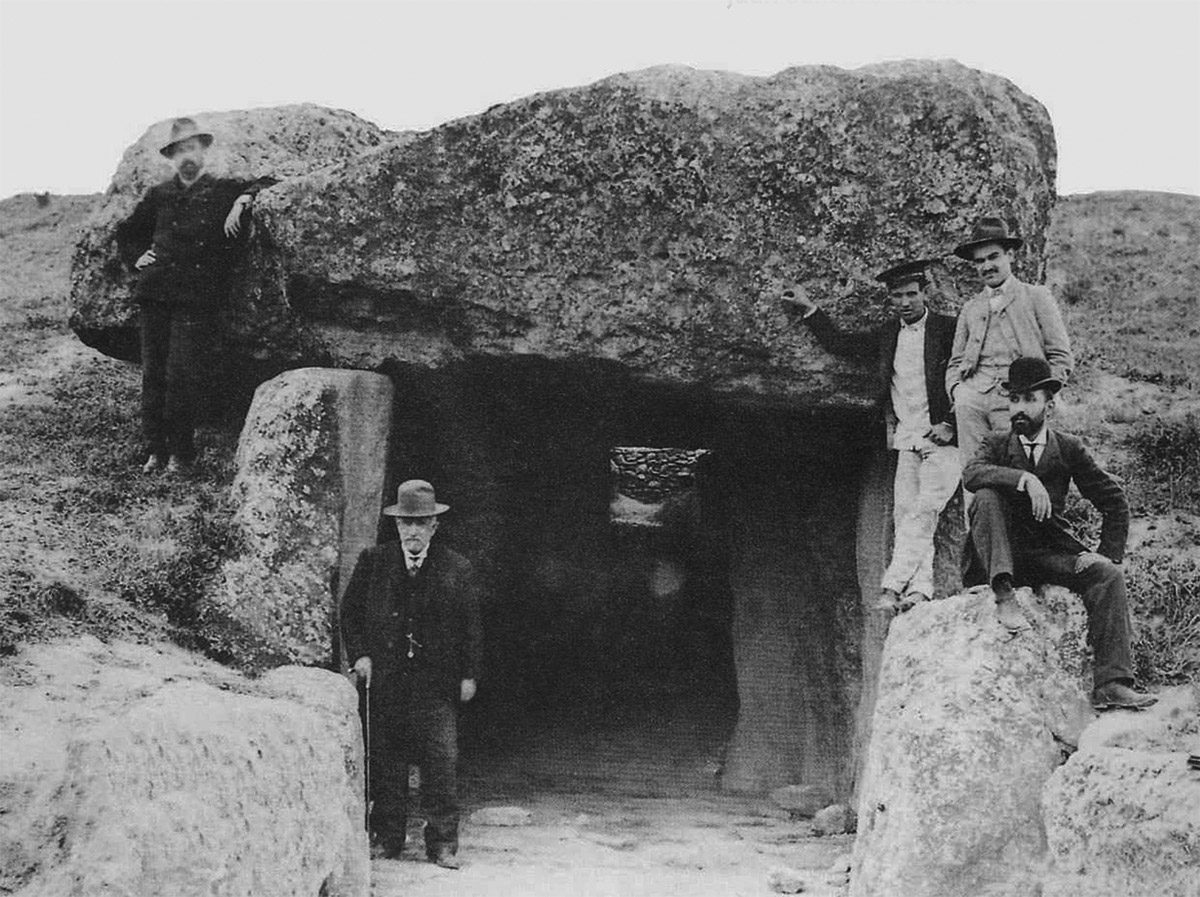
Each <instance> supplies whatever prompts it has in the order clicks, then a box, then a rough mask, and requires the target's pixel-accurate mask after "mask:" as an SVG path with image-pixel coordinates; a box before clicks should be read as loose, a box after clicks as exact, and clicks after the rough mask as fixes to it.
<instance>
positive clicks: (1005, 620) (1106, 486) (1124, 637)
mask: <svg viewBox="0 0 1200 897" xmlns="http://www.w3.org/2000/svg"><path fill="white" fill-rule="evenodd" d="M1062 385H1063V384H1062V380H1061V379H1059V378H1058V377H1057V376H1055V374H1054V372H1053V370H1052V369H1051V367H1050V365H1049V363H1048V362H1047V361H1046V360H1045V359H1044V358H1037V357H1022V358H1018V359H1016V360H1015V361H1013V363H1012V364H1011V365H1009V368H1008V375H1007V379H1006V380H1004V381H1003V382H1002V383H1001V384H1000V389H1001V390H1003V392H1004V395H1005V396H1006V397H1007V402H1008V408H1009V418H1010V423H1011V424H1012V431H1011V432H1009V433H993V434H991V435H989V436H987V437H985V438H984V440H983V443H982V445H981V446H980V449H979V452H978V453H977V454H976V455H975V456H974V457H973V458H971V459H970V460H969V461H968V462H967V465H966V467H965V468H964V469H963V484H964V485H965V486H966V488H967V489H969V490H971V491H972V492H974V493H975V501H974V502H973V503H972V505H971V511H970V516H971V538H972V539H973V540H974V542H975V548H976V550H977V551H978V553H979V557H980V559H981V560H982V561H983V564H984V566H985V567H986V568H987V574H988V581H989V582H990V583H991V586H992V591H993V592H994V593H995V597H996V609H997V616H998V617H999V620H1000V622H1001V623H1002V624H1003V625H1004V626H1006V627H1007V628H1008V629H1009V630H1011V631H1013V632H1019V631H1021V630H1022V629H1025V628H1027V627H1028V623H1027V622H1026V620H1025V617H1024V614H1023V613H1022V611H1021V606H1020V604H1018V602H1017V598H1016V594H1015V592H1014V586H1015V585H1017V584H1028V585H1041V584H1043V583H1057V584H1059V585H1064V586H1066V587H1067V588H1069V589H1071V590H1072V591H1073V592H1075V593H1077V594H1079V595H1080V596H1082V598H1083V604H1084V607H1085V608H1086V609H1087V616H1088V641H1089V642H1090V643H1091V645H1092V650H1093V652H1094V655H1095V665H1094V670H1093V674H1094V675H1093V678H1094V683H1093V684H1094V690H1093V692H1092V703H1093V705H1094V706H1095V707H1096V708H1097V709H1100V710H1105V709H1109V708H1114V707H1115V708H1127V709H1140V708H1142V707H1148V706H1149V705H1151V704H1153V703H1154V702H1155V700H1156V699H1155V698H1154V697H1152V696H1151V695H1146V694H1142V693H1141V692H1138V691H1135V690H1134V689H1133V688H1132V685H1133V661H1132V657H1131V651H1130V637H1131V636H1130V621H1129V607H1128V603H1127V600H1126V596H1125V576H1124V574H1123V573H1122V572H1121V567H1120V564H1121V561H1122V559H1123V558H1124V555H1125V539H1126V536H1127V535H1128V533H1129V505H1128V503H1127V502H1126V500H1125V493H1124V491H1123V490H1122V489H1121V487H1120V485H1119V484H1118V483H1117V482H1116V481H1115V480H1114V479H1113V478H1112V477H1110V476H1109V475H1108V474H1107V473H1105V472H1104V471H1103V470H1101V469H1100V467H1099V466H1098V465H1097V464H1096V462H1095V461H1094V460H1093V459H1092V456H1091V454H1090V453H1089V452H1088V450H1087V449H1086V448H1084V445H1083V443H1082V442H1081V441H1080V440H1079V438H1078V437H1076V436H1072V435H1070V434H1069V433H1062V432H1059V431H1058V430H1054V429H1051V428H1050V427H1049V426H1048V425H1047V422H1046V413H1047V411H1048V409H1049V408H1051V407H1052V406H1053V404H1054V396H1055V395H1056V394H1057V393H1058V391H1059V389H1061V388H1062ZM1072 481H1074V483H1075V486H1076V488H1077V489H1078V490H1079V492H1080V494H1081V495H1083V497H1084V498H1086V499H1087V500H1088V501H1090V502H1091V503H1092V504H1093V505H1095V507H1096V509H1097V510H1098V511H1099V512H1100V515H1101V517H1102V518H1103V523H1102V525H1101V529H1100V544H1099V547H1098V548H1097V550H1096V551H1091V550H1089V549H1088V548H1086V547H1085V546H1084V545H1083V543H1082V542H1080V541H1079V539H1078V538H1077V537H1076V535H1075V534H1074V533H1073V532H1072V531H1071V528H1070V526H1069V525H1068V524H1067V521H1066V520H1065V518H1064V517H1063V508H1064V505H1065V504H1066V497H1067V489H1068V488H1069V487H1070V485H1071V482H1072Z"/></svg>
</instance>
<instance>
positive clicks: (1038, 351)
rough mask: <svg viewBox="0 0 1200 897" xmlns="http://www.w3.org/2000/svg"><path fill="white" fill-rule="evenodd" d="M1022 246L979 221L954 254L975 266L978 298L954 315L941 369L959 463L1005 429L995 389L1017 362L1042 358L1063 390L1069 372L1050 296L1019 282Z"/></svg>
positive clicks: (1003, 404) (999, 224) (1004, 408)
mask: <svg viewBox="0 0 1200 897" xmlns="http://www.w3.org/2000/svg"><path fill="white" fill-rule="evenodd" d="M1021 244H1022V240H1021V238H1020V237H1017V236H1013V235H1010V234H1009V232H1008V225H1007V224H1005V223H1004V221H1002V220H1001V219H999V218H982V219H980V221H979V223H978V224H976V225H975V229H974V230H973V231H972V233H971V236H970V238H969V239H968V240H967V241H966V242H965V243H962V244H961V245H959V246H958V247H956V248H955V250H954V254H955V255H956V256H958V257H959V258H961V259H965V260H966V261H969V262H972V263H973V264H974V265H975V269H976V270H977V271H978V272H979V276H980V277H981V278H982V279H983V283H984V288H983V290H982V291H981V292H980V293H978V294H977V295H976V296H974V297H973V298H972V299H970V300H968V302H967V304H966V305H964V306H963V308H962V311H961V312H959V315H958V329H957V330H956V331H955V333H954V348H953V350H952V352H951V355H950V363H949V364H948V365H947V366H946V392H947V394H948V395H949V396H950V401H951V402H952V403H953V405H954V414H955V418H956V419H957V422H958V447H959V450H960V451H961V452H962V457H963V460H964V461H969V460H970V459H971V458H973V457H974V456H975V452H976V450H977V449H978V448H979V443H980V442H981V441H982V440H983V438H984V437H985V436H986V435H987V434H988V433H991V432H996V431H1002V430H1007V429H1008V400H1007V397H1006V396H1005V395H1004V391H1003V390H1002V389H1000V381H1001V380H1003V379H1004V376H1005V374H1006V372H1007V370H1008V366H1009V365H1010V364H1011V363H1012V362H1013V361H1014V360H1015V359H1017V358H1021V357H1031V358H1044V359H1045V360H1046V361H1047V362H1048V363H1049V364H1050V370H1051V372H1052V373H1053V375H1054V377H1055V378H1057V380H1058V381H1059V382H1060V383H1066V382H1067V378H1068V377H1069V376H1070V374H1071V368H1072V366H1073V365H1074V359H1073V358H1072V355H1071V342H1070V339H1068V337H1067V328H1066V326H1065V325H1064V324H1063V319H1062V315H1061V314H1060V313H1059V310H1058V304H1057V303H1056V302H1055V301H1054V296H1052V295H1051V293H1050V291H1049V290H1048V289H1047V288H1046V287H1044V286H1034V285H1032V284H1028V283H1024V282H1022V281H1020V280H1017V278H1016V277H1015V276H1013V273H1012V262H1013V250H1015V249H1018V248H1019V247H1020V246H1021Z"/></svg>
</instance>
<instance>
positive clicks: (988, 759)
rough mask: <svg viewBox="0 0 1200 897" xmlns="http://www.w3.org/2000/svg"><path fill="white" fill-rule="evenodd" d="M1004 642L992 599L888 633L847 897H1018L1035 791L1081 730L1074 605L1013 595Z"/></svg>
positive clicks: (1065, 597)
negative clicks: (1018, 609)
mask: <svg viewBox="0 0 1200 897" xmlns="http://www.w3.org/2000/svg"><path fill="white" fill-rule="evenodd" d="M1018 594H1019V595H1020V596H1021V602H1022V604H1023V605H1024V607H1025V609H1026V615H1027V616H1028V617H1029V618H1030V620H1031V622H1032V624H1033V629H1032V630H1031V631H1028V632H1025V633H1023V634H1021V635H1019V636H1016V637H1013V636H1011V635H1010V633H1009V632H1008V631H1007V630H1005V629H1004V628H1003V627H1002V626H1000V624H999V623H998V622H997V620H996V618H995V608H994V603H993V598H992V595H991V592H990V591H987V590H976V591H972V592H971V593H968V594H963V595H956V596H954V597H951V598H947V599H946V600H944V601H934V602H929V603H925V604H920V605H918V606H917V607H916V608H914V609H913V610H912V611H909V612H908V613H906V614H903V615H901V616H900V617H897V618H896V619H895V620H894V621H893V622H892V625H891V631H890V632H889V633H888V637H887V642H886V644H885V646H884V651H883V658H882V662H881V665H880V670H879V686H878V698H877V701H876V705H875V716H874V720H873V724H872V735H871V740H870V744H869V746H868V748H867V758H866V763H865V767H864V772H863V779H862V782H861V784H860V789H859V804H858V838H857V840H856V842H855V848H854V856H855V862H854V874H853V877H852V879H851V886H850V895H851V897H894V895H897V894H904V895H905V897H962V895H964V894H971V895H976V897H1028V895H1030V894H1033V893H1036V887H1037V884H1038V882H1039V881H1040V878H1041V873H1042V868H1043V865H1044V863H1045V858H1046V835H1045V830H1044V828H1043V825H1042V812H1041V797H1042V787H1043V785H1044V784H1045V782H1046V780H1047V779H1048V778H1049V777H1050V775H1051V773H1053V772H1054V770H1055V769H1056V768H1057V767H1058V765H1059V764H1060V763H1061V762H1062V760H1063V756H1064V753H1065V752H1066V750H1067V749H1069V747H1068V746H1073V745H1074V744H1075V743H1076V742H1077V740H1078V737H1079V733H1080V731H1081V730H1082V729H1083V726H1084V724H1085V723H1086V722H1087V721H1088V720H1089V719H1090V718H1091V708H1090V706H1088V705H1087V703H1086V701H1085V695H1086V694H1087V693H1088V690H1089V688H1090V682H1088V681H1085V675H1086V672H1087V671H1086V669H1085V662H1086V658H1087V648H1086V639H1085V635H1084V631H1085V630H1084V627H1085V614H1084V611H1083V605H1082V602H1080V601H1079V600H1078V599H1077V598H1076V597H1074V596H1073V595H1071V593H1069V592H1067V591H1066V590H1065V589H1060V588H1050V589H1047V590H1046V591H1045V592H1044V593H1043V594H1042V596H1041V597H1040V598H1037V599H1033V598H1032V597H1031V596H1030V593H1029V592H1028V590H1024V589H1023V590H1021V591H1020V592H1019V593H1018Z"/></svg>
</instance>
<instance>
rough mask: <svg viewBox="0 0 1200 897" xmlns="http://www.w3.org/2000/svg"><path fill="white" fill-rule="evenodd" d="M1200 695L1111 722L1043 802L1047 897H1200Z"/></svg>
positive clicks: (1105, 721)
mask: <svg viewBox="0 0 1200 897" xmlns="http://www.w3.org/2000/svg"><path fill="white" fill-rule="evenodd" d="M1189 752H1192V753H1200V695H1198V694H1197V689H1196V687H1195V686H1192V687H1186V686H1184V687H1180V688H1176V689H1172V690H1170V691H1168V692H1165V693H1164V694H1162V695H1161V696H1160V702H1159V704H1158V705H1156V706H1155V707H1153V708H1151V709H1150V710H1149V711H1147V712H1145V713H1110V714H1106V715H1105V716H1104V717H1102V718H1101V719H1100V720H1098V721H1097V722H1095V723H1093V724H1092V725H1091V726H1089V727H1088V728H1087V729H1086V730H1085V731H1084V733H1083V737H1082V738H1081V739H1080V744H1079V750H1078V752H1076V753H1075V754H1074V755H1072V757H1071V758H1070V759H1069V760H1068V761H1067V762H1066V763H1065V764H1064V765H1063V766H1062V767H1060V768H1059V769H1058V770H1057V771H1056V772H1055V773H1054V775H1052V776H1051V777H1050V780H1049V781H1048V782H1047V783H1046V789H1045V792H1044V794H1043V798H1042V806H1043V809H1044V811H1045V820H1046V837H1047V840H1048V842H1049V847H1050V866H1049V870H1048V872H1047V874H1046V878H1045V885H1044V890H1043V892H1042V893H1043V894H1044V895H1045V897H1095V895H1097V894H1120V895H1122V897H1194V895H1195V894H1196V893H1197V891H1198V890H1200V876H1198V874H1197V865H1196V858H1197V857H1198V856H1200V772H1197V771H1195V770H1191V769H1188V767H1187V762H1186V761H1187V755H1188V753H1189Z"/></svg>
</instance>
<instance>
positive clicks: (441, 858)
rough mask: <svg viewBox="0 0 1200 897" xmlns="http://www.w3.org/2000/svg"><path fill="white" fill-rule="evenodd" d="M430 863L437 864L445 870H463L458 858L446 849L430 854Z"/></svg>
mask: <svg viewBox="0 0 1200 897" xmlns="http://www.w3.org/2000/svg"><path fill="white" fill-rule="evenodd" d="M429 862H431V863H436V864H437V865H439V866H441V867H442V868H443V869H461V868H462V863H460V862H459V861H458V857H456V856H455V855H454V854H453V853H452V852H451V851H450V850H448V849H446V848H439V849H438V850H435V851H432V852H431V853H430V854H429Z"/></svg>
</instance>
